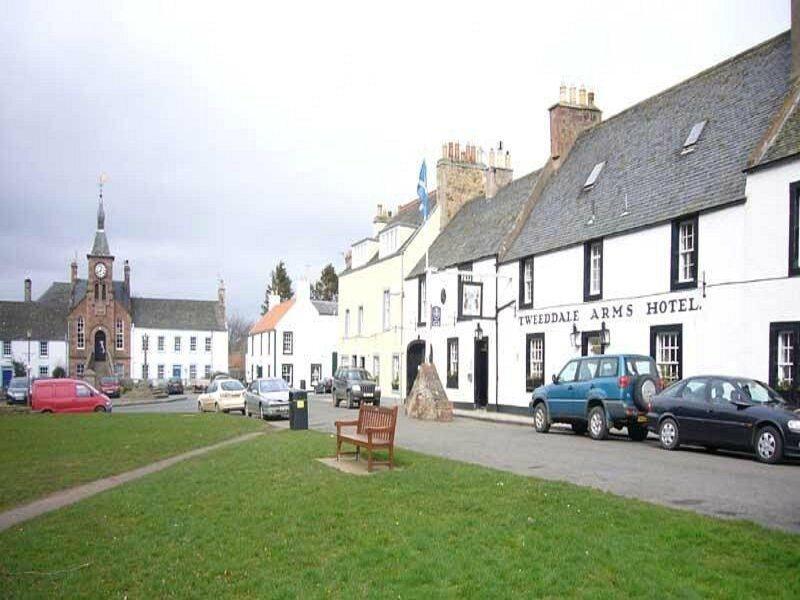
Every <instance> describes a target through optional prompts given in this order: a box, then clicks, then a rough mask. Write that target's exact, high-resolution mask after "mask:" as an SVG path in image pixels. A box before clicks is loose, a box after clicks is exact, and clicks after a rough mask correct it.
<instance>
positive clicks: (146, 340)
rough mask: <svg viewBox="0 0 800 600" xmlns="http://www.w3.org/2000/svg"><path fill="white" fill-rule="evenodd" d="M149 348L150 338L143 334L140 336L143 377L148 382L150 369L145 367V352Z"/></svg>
mask: <svg viewBox="0 0 800 600" xmlns="http://www.w3.org/2000/svg"><path fill="white" fill-rule="evenodd" d="M149 346H150V336H149V335H147V334H146V333H145V334H144V335H143V336H142V350H144V376H145V379H146V380H148V381H149V380H150V369H149V368H148V366H147V350H148V348H149ZM131 376H133V375H131ZM145 383H146V382H145Z"/></svg>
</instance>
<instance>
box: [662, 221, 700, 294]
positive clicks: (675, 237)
mask: <svg viewBox="0 0 800 600" xmlns="http://www.w3.org/2000/svg"><path fill="white" fill-rule="evenodd" d="M687 222H691V223H692V225H693V226H694V250H693V251H692V258H693V259H694V280H693V281H680V272H679V271H680V251H681V248H680V244H681V240H680V237H681V225H682V224H683V223H687ZM699 279H700V219H699V215H697V214H693V215H684V216H682V217H680V218H678V219H674V220H673V221H672V234H671V248H670V265H669V289H670V290H671V291H673V292H675V291H678V290H693V289H697V284H698V281H699Z"/></svg>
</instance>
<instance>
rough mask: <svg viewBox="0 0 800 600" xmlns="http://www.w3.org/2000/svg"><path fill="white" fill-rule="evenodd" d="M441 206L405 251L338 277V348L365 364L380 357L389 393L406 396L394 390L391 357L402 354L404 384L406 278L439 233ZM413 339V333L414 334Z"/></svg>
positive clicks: (384, 388)
mask: <svg viewBox="0 0 800 600" xmlns="http://www.w3.org/2000/svg"><path fill="white" fill-rule="evenodd" d="M437 211H438V206H437V207H435V208H434V210H433V211H432V212H431V214H430V215H429V218H428V220H427V221H426V222H425V223H424V224H423V225H422V226H421V227H420V228H419V229H417V230H416V232H415V233H414V234H413V235H412V237H411V239H410V240H409V242H408V245H407V246H406V247H405V248H404V249H403V251H402V252H401V253H398V254H395V255H394V256H391V257H388V258H385V259H383V260H379V261H378V262H376V263H374V264H372V265H370V266H368V267H364V268H360V269H355V270H353V271H351V272H349V273H345V274H343V275H341V276H340V277H339V315H338V324H337V335H338V338H339V341H338V345H337V349H338V351H339V363H340V364H342V358H343V357H348V358H349V357H351V356H356V357H357V358H358V359H359V361H360V359H361V357H364V366H365V367H366V368H367V370H368V371H370V372H372V370H373V359H374V357H375V356H378V357H379V361H380V373H372V374H373V376H377V377H378V380H379V383H380V385H381V389H382V393H383V395H384V396H394V397H398V396H401V394H402V393H403V391H404V390H403V389H397V390H393V389H392V385H391V384H392V357H393V356H394V355H398V356H399V357H400V385H401V388H402V387H404V386H403V373H404V372H405V350H404V348H405V346H404V340H405V339H406V338H407V337H408V336H407V335H405V332H404V329H403V324H404V318H403V313H404V302H403V297H402V296H403V279H404V277H405V276H406V275H407V274H408V273H410V272H411V269H413V268H414V267H415V266H416V264H417V262H418V261H419V260H420V258H421V257H422V256H424V254H425V250H426V249H427V248H429V247H430V245H431V243H432V242H433V240H434V239H435V238H436V236H437V235H438V233H439V230H438V225H439V219H438V212H437ZM384 290H389V297H390V320H389V323H390V325H389V327H388V328H386V329H384V327H383V312H382V311H383V292H384ZM359 306H363V307H364V326H363V330H362V331H361V334H359V333H358V307H359ZM348 309H349V310H350V332H349V336H345V318H346V314H347V310H348ZM409 339H410V338H409ZM405 343H406V344H407V342H405Z"/></svg>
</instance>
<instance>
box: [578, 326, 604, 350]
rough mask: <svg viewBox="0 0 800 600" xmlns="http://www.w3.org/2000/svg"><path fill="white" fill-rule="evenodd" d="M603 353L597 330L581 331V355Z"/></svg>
mask: <svg viewBox="0 0 800 600" xmlns="http://www.w3.org/2000/svg"><path fill="white" fill-rule="evenodd" d="M598 354H603V346H601V345H600V332H599V331H584V332H583V333H581V356H596V355H598Z"/></svg>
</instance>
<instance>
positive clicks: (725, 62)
mask: <svg viewBox="0 0 800 600" xmlns="http://www.w3.org/2000/svg"><path fill="white" fill-rule="evenodd" d="M790 33H791V31H790V30H786V31H783V32H781V33H779V34H778V35H775V36H772V37H771V38H769V39H767V40H764V41H763V42H760V43H758V44H756V45H755V46H751V47H750V48H747V49H746V50H743V51H741V52H739V53H738V54H735V55H733V56H730V57H728V58H726V59H725V60H723V61H721V62H718V63H716V64H714V65H711V66H710V67H706V68H705V69H703V70H702V71H700V72H698V73H695V74H694V75H691V76H690V77H687V78H686V79H683V80H681V81H679V82H678V83H675V84H673V85H671V86H669V87H668V88H664V89H663V90H661V91H660V92H656V93H655V94H653V95H652V96H648V97H647V98H644V99H642V100H639V101H638V102H636V103H635V104H631V105H630V106H629V107H627V108H625V109H623V110H621V111H620V112H618V113H615V114H613V115H611V116H610V117H608V118H607V119H604V120H602V121H600V122H599V123H597V124H596V125H594V126H592V127H589V128H588V129H584V130H583V131H581V132H580V133H579V134H578V136H577V138H575V142H573V144H572V145H573V146H575V145H577V143H578V140H579V139H581V138H582V137H584V135H587V134H588V133H589V132H591V131H596V130H597V129H598V128H600V127H601V126H603V125H605V124H606V123H609V122H611V121H613V120H614V119H617V118H618V117H621V116H622V115H624V114H626V113H629V112H631V111H633V110H635V109H637V108H641V107H642V106H643V105H645V104H647V103H649V102H652V101H655V100H657V99H659V98H661V97H662V96H664V95H666V94H667V93H669V92H671V91H673V90H675V89H676V88H679V87H681V86H683V85H685V84H687V83H689V82H691V81H694V80H696V79H701V78H703V77H706V76H708V75H711V74H712V73H714V72H715V71H716V70H717V69H719V68H722V67H724V66H727V65H729V64H732V63H734V62H736V61H738V60H741V59H743V58H745V57H747V56H749V55H750V54H752V53H754V52H756V51H758V50H761V49H763V48H766V47H767V46H769V45H770V44H775V43H777V42H778V41H779V40H780V38H782V37H784V36H786V35H789V34H790Z"/></svg>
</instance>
